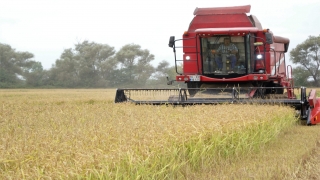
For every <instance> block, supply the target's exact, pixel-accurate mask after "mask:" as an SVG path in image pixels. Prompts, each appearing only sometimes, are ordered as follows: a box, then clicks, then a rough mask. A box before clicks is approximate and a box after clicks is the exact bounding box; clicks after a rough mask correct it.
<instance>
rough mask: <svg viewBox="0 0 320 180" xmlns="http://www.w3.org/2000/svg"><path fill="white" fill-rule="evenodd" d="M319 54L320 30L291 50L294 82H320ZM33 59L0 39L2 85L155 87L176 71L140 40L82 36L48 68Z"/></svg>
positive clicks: (318, 84) (302, 83)
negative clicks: (119, 43) (113, 41)
mask: <svg viewBox="0 0 320 180" xmlns="http://www.w3.org/2000/svg"><path fill="white" fill-rule="evenodd" d="M319 56H320V35H319V36H309V37H308V38H307V39H306V40H305V41H304V42H302V43H300V44H298V45H297V46H296V47H295V48H293V49H292V50H291V51H290V59H291V60H292V62H293V64H295V65H297V66H296V67H294V68H293V72H292V75H293V80H294V85H295V86H306V87H310V86H313V87H320V82H319V78H320V71H319V67H320V57H319ZM33 58H34V55H33V54H32V53H30V52H18V51H16V50H15V49H14V48H12V47H11V46H10V45H7V44H2V43H0V88H20V87H30V88H40V87H41V88H43V87H48V88H50V87H52V88H105V87H108V88H116V87H117V88H122V87H133V88H135V87H140V88H143V87H151V88H152V87H153V88H156V87H166V82H167V77H169V79H175V75H176V71H175V67H174V66H170V63H169V62H167V61H166V60H163V61H161V62H160V63H159V64H158V65H157V66H156V67H154V66H153V65H152V63H151V62H152V61H154V59H155V57H154V55H153V54H151V53H150V52H149V50H147V49H142V48H141V46H140V45H137V44H127V45H124V46H123V47H122V48H121V49H120V50H119V51H117V52H116V50H115V48H114V47H112V46H109V45H108V44H99V43H95V42H90V41H83V42H81V43H77V44H75V47H74V48H69V49H65V50H64V51H63V52H62V54H61V56H60V58H59V59H57V60H56V61H55V64H53V66H52V67H51V69H49V70H44V69H43V66H42V64H41V62H38V61H35V60H33ZM178 68H179V69H181V68H182V67H181V66H179V67H178Z"/></svg>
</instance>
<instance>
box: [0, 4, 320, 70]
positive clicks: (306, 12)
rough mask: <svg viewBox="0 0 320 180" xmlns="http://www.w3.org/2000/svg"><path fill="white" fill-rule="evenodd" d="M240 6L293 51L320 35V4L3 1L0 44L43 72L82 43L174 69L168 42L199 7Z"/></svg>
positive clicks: (185, 27)
mask: <svg viewBox="0 0 320 180" xmlns="http://www.w3.org/2000/svg"><path fill="white" fill-rule="evenodd" d="M238 5H251V12H250V14H253V15H255V16H257V18H258V19H259V20H260V22H261V24H262V27H263V28H269V29H271V30H272V31H273V33H274V34H275V35H278V36H283V37H287V38H289V39H290V41H291V42H290V45H289V51H290V50H291V49H292V48H294V47H295V46H296V45H297V44H299V43H302V42H303V41H304V40H306V39H307V38H308V36H309V35H313V36H318V35H319V34H320V0H290V1H284V0H268V1H260V0H241V1H240V0H221V1H218V0H1V1H0V8H1V9H0V43H3V44H9V45H11V47H12V48H15V49H16V51H28V52H30V53H33V54H34V55H35V57H34V60H36V61H40V62H41V63H42V65H43V67H44V68H45V69H49V68H51V66H52V64H54V63H55V60H56V59H58V58H59V57H60V55H61V53H62V52H63V50H64V49H67V48H74V44H76V43H78V42H82V41H83V40H89V41H94V42H96V43H101V44H108V45H110V46H113V47H115V48H116V50H119V49H120V48H121V47H122V46H124V45H126V44H130V43H134V44H139V45H140V46H141V47H142V49H148V50H150V53H152V54H154V55H155V61H154V62H155V63H154V64H155V65H157V64H158V63H159V62H160V61H162V60H167V61H169V62H171V63H172V64H173V63H174V56H173V52H172V49H171V48H169V47H168V41H169V37H170V36H176V38H181V37H182V34H183V32H184V31H185V30H187V28H188V25H189V23H190V21H191V20H192V18H193V11H194V9H195V8H196V7H223V6H238ZM288 54H289V53H288ZM287 57H289V56H287Z"/></svg>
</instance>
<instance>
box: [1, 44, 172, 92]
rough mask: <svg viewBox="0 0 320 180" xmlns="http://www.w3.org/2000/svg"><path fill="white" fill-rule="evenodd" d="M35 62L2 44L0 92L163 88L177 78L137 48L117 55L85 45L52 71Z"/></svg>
mask: <svg viewBox="0 0 320 180" xmlns="http://www.w3.org/2000/svg"><path fill="white" fill-rule="evenodd" d="M33 58H34V55H33V54H32V53H29V52H18V51H16V50H15V49H14V48H12V47H11V46H10V45H7V44H1V43H0V88H17V87H59V88H105V87H109V88H115V87H163V86H166V81H167V77H169V78H171V79H173V78H175V74H176V72H175V67H174V66H170V63H169V62H167V61H166V60H163V61H161V62H160V63H159V64H158V65H157V66H156V67H154V66H153V65H152V64H151V62H152V61H154V60H155V56H154V55H153V54H151V53H150V52H149V50H147V49H142V48H141V46H140V45H137V44H127V45H124V46H123V47H122V48H121V49H120V50H119V51H117V52H116V50H115V48H114V47H112V46H109V45H108V44H99V43H95V42H90V41H83V42H81V43H77V44H75V47H74V48H69V49H65V50H64V51H63V52H62V54H61V56H60V58H59V59H57V60H56V61H55V64H53V65H52V67H51V69H49V70H44V69H43V66H42V64H41V62H38V61H35V60H33Z"/></svg>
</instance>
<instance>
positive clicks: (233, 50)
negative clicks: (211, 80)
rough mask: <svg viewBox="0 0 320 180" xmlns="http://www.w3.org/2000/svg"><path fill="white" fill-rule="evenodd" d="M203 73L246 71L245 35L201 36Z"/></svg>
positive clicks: (225, 73) (216, 73)
mask: <svg viewBox="0 0 320 180" xmlns="http://www.w3.org/2000/svg"><path fill="white" fill-rule="evenodd" d="M201 50H202V51H201V53H202V65H203V74H205V75H231V74H238V75H243V74H246V73H247V69H246V62H248V61H246V58H245V57H246V53H245V37H243V36H213V37H208V38H201Z"/></svg>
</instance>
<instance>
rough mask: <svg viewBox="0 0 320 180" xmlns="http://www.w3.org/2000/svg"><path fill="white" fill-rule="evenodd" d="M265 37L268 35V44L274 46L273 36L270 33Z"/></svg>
mask: <svg viewBox="0 0 320 180" xmlns="http://www.w3.org/2000/svg"><path fill="white" fill-rule="evenodd" d="M265 35H266V43H267V44H273V38H272V34H271V33H269V32H266V33H265Z"/></svg>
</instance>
